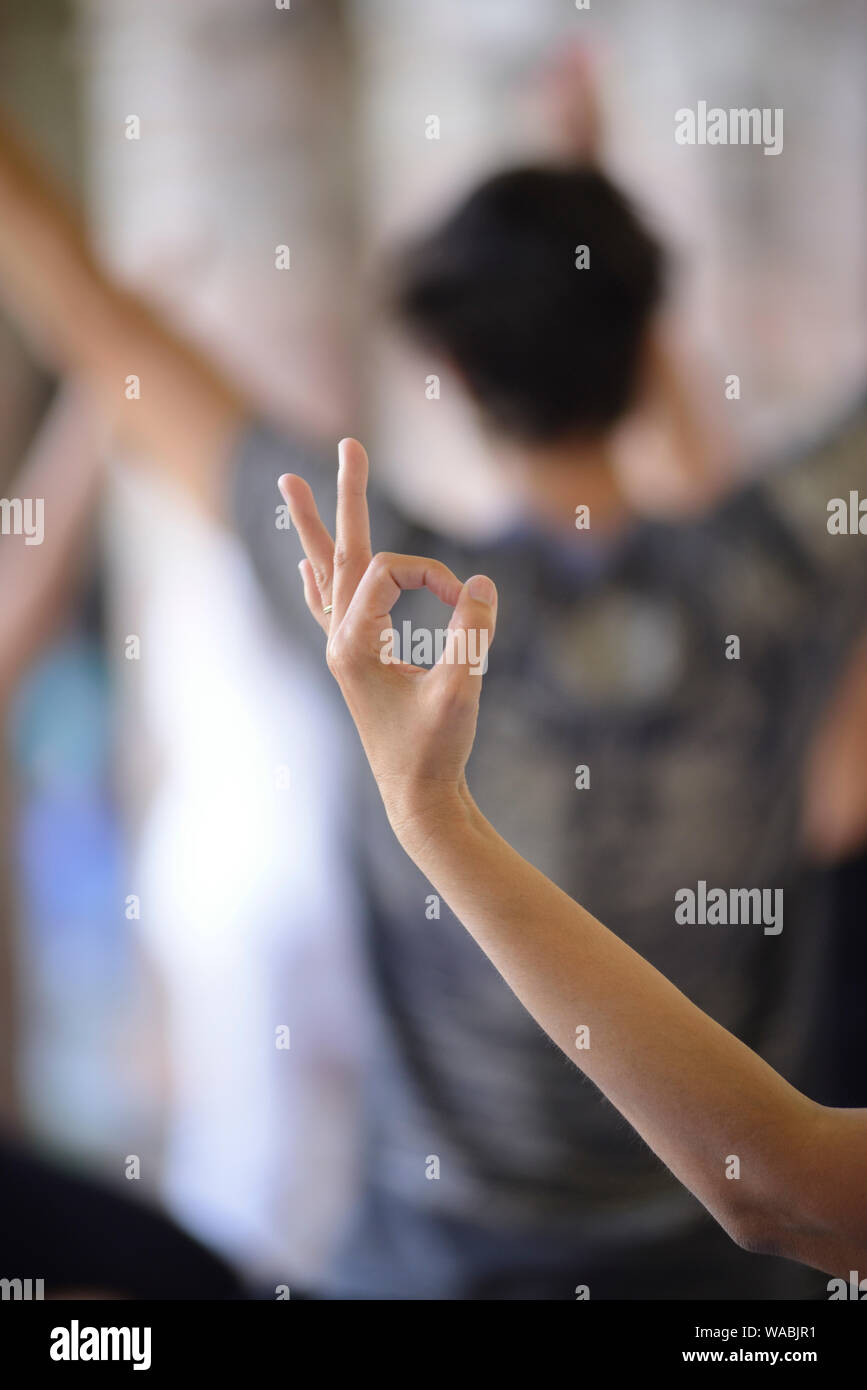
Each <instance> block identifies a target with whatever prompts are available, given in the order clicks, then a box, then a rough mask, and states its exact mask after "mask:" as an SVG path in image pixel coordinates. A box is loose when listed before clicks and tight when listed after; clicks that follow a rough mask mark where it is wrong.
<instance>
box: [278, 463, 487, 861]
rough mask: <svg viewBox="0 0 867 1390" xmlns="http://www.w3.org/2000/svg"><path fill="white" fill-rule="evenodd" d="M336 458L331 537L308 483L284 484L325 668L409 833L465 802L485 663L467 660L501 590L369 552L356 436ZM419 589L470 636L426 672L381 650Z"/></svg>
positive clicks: (437, 567)
mask: <svg viewBox="0 0 867 1390" xmlns="http://www.w3.org/2000/svg"><path fill="white" fill-rule="evenodd" d="M338 457H339V467H338V473H337V527H336V535H335V538H334V539H333V540H332V538H331V535H330V533H329V531H328V529H327V528H326V526H325V525H324V523H323V521H322V519H321V517H320V516H319V512H318V511H317V508H316V503H315V501H314V499H313V493H312V492H311V490H310V487H309V485H308V484H307V483H306V482H305V481H304V479H303V478H299V477H297V476H296V475H294V474H291V473H287V474H284V475H283V477H282V478H281V479H280V482H279V486H280V490H281V492H282V493H283V496H284V498H285V499H286V502H287V504H288V506H289V513H290V516H291V518H292V523H293V525H294V526H295V528H296V530H297V532H298V535H299V537H300V540H301V544H302V546H303V547H304V554H305V557H306V558H305V559H304V560H302V561H301V563H300V565H299V569H300V571H301V577H302V580H303V582H304V597H305V600H306V602H307V607H308V608H309V609H310V612H311V613H312V614H313V617H314V618H315V619H316V621H317V622H318V623H319V626H320V627H321V628H322V630H323V632H324V633H325V634H326V637H327V642H326V649H325V651H326V660H327V661H328V666H329V669H330V670H331V672H332V674H333V675H334V677H335V679H336V680H337V682H338V684H339V686H340V689H341V691H342V692H343V696H344V699H345V700H346V703H347V705H348V706H349V710H350V713H351V714H352V717H353V719H354V720H355V723H356V726H357V728H358V732H359V734H360V735H361V741H362V743H363V745H364V751H365V753H366V754H367V758H368V761H369V762H370V766H371V768H372V769H373V773H374V776H375V778H376V781H377V783H378V785H379V789H380V792H381V794H382V798H383V801H384V803H385V807H386V811H387V813H388V816H389V820H390V821H391V824H392V826H394V828H395V829H396V830H397V831H398V832H399V833H405V832H406V831H407V830H409V828H410V825H411V823H412V822H413V821H414V820H415V819H416V818H418V817H420V816H424V818H425V820H427V818H428V817H430V816H431V815H437V814H439V813H442V814H443V815H445V816H447V815H448V814H449V811H450V808H451V807H452V806H454V805H455V804H456V802H465V801H466V799H467V797H468V793H467V790H466V781H465V777H464V769H465V766H466V762H467V758H468V757H469V753H470V749H471V747H472V743H473V737H474V734H475V727H476V716H477V713H478V706H479V693H480V688H481V684H482V682H481V677H480V673H479V669H478V664H477V663H476V664H473V663H471V662H470V661H468V660H467V659H466V657H467V653H468V652H478V651H479V650H480V649H481V650H483V651H486V650H487V647H488V645H489V644H490V641H491V639H492V637H493V633H494V623H495V619H496V590H495V588H494V585H493V584H492V582H491V580H490V579H488V578H487V577H486V576H484V575H475V576H473V577H472V578H471V579H469V580H467V582H466V583H464V584H462V583H461V581H460V580H459V579H458V578H457V577H456V575H454V574H452V571H451V570H450V569H448V567H447V566H446V565H443V564H440V563H439V561H437V560H431V559H426V558H424V557H422V556H418V555H393V554H389V553H384V552H380V553H379V554H376V555H374V554H373V553H372V551H371V544H370V523H369V518H368V510H367V455H366V453H365V451H364V449H363V448H362V446H361V445H360V444H359V443H358V441H357V440H355V439H344V440H342V441H341V443H340V445H339V448H338ZM421 588H427V589H429V590H430V591H431V592H432V593H433V594H435V595H436V596H437V598H439V599H441V600H442V601H443V603H446V604H449V605H450V606H451V607H452V608H453V609H454V612H453V614H452V617H451V621H450V623H449V633H450V634H452V635H453V636H454V637H455V638H457V637H458V636H461V637H462V638H463V640H462V641H458V640H455V641H454V642H448V643H447V645H446V649H445V650H444V651H443V653H442V656H441V657H440V659H439V661H437V663H436V664H435V665H434V666H433V667H432V668H431V669H430V670H428V669H426V668H424V667H421V666H413V665H410V664H408V663H406V662H400V661H394V660H393V659H384V657H383V633H384V630H385V629H388V627H389V624H390V617H389V615H390V613H391V610H392V608H393V607H394V605H395V603H396V602H397V600H398V598H399V597H400V595H401V593H402V592H403V590H404V589H421ZM461 630H463V631H462V632H461ZM470 638H472V640H470ZM480 639H481V640H480ZM461 656H462V657H463V659H460V658H461Z"/></svg>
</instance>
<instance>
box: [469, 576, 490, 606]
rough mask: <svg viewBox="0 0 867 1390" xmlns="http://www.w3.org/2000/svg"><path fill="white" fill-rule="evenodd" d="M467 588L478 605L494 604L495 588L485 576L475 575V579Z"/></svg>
mask: <svg viewBox="0 0 867 1390" xmlns="http://www.w3.org/2000/svg"><path fill="white" fill-rule="evenodd" d="M467 587H468V589H469V594H470V598H474V599H476V600H477V602H478V603H493V601H494V586H493V584H492V583H491V581H490V579H487V578H486V577H485V575H483V574H477V575H475V577H474V578H473V579H471V580H470V582H469V585H468V586H467Z"/></svg>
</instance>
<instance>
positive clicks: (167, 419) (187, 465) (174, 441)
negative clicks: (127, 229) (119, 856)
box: [0, 123, 245, 509]
mask: <svg viewBox="0 0 867 1390" xmlns="http://www.w3.org/2000/svg"><path fill="white" fill-rule="evenodd" d="M0 301H2V303H3V305H4V307H5V308H6V309H7V310H8V311H9V312H10V313H11V315H12V316H13V317H14V318H15V319H16V320H17V322H18V323H19V324H20V326H21V328H22V330H23V331H24V333H25V334H26V335H27V336H28V337H29V338H30V340H31V342H32V343H33V345H34V347H35V348H36V350H37V352H38V353H39V354H40V355H41V356H42V357H43V358H44V359H45V360H46V361H47V362H48V363H49V364H50V365H51V366H53V367H54V368H55V369H57V370H59V371H73V372H75V373H76V374H77V375H78V377H79V378H80V379H81V380H83V381H85V382H86V383H87V384H88V386H89V387H90V388H91V390H92V392H93V395H94V400H95V401H96V403H97V406H98V408H99V409H100V411H101V414H102V415H103V417H104V418H105V419H106V420H107V422H108V423H110V425H111V426H112V427H113V428H114V429H115V430H116V431H117V432H118V434H119V435H120V437H121V438H122V439H123V440H125V441H126V442H127V443H128V444H130V445H131V446H132V447H134V448H137V449H139V450H141V451H142V452H143V453H144V454H145V455H147V457H148V461H149V463H150V465H151V466H152V467H154V468H156V469H159V470H162V471H164V472H166V473H167V474H169V475H170V476H171V477H172V478H173V479H174V480H176V481H177V482H179V483H180V484H181V485H182V486H184V487H185V488H186V489H187V491H188V492H190V493H192V494H193V495H194V496H195V497H196V499H197V500H198V501H200V502H201V503H202V504H203V505H205V506H206V507H208V508H209V509H216V507H217V505H218V499H219V493H220V487H221V479H220V476H219V474H220V468H221V464H222V461H223V456H224V455H225V454H226V453H227V449H228V443H229V442H230V440H231V437H232V431H233V429H234V428H235V427H237V425H238V424H239V423H240V421H241V419H242V418H243V415H244V413H245V407H244V403H243V402H242V401H241V400H240V399H239V398H238V396H237V395H236V393H235V392H234V391H233V390H232V389H231V388H230V387H229V386H228V385H227V383H226V382H225V381H224V380H223V379H222V377H221V376H220V374H219V373H218V372H217V371H215V370H214V369H213V367H212V366H211V365H210V364H209V363H208V362H207V361H205V360H204V358H203V357H202V356H201V355H200V354H198V353H197V352H196V351H195V350H194V349H193V348H191V347H190V346H189V345H188V344H186V343H184V342H183V340H182V339H181V338H179V337H178V336H177V335H175V334H174V333H173V332H172V330H171V329H170V328H169V327H168V326H167V325H165V324H163V323H161V322H160V320H159V318H158V317H157V316H156V315H155V314H154V313H153V311H152V310H150V309H149V307H148V306H147V305H146V304H145V303H144V302H143V301H141V300H140V299H139V298H137V297H136V296H135V295H134V294H132V293H130V292H128V291H127V290H125V289H124V288H122V287H121V286H119V285H118V284H116V283H114V282H113V281H112V279H111V278H110V277H109V276H107V275H106V274H105V273H104V272H103V271H102V270H101V269H100V268H99V266H98V265H97V263H96V261H95V259H94V257H93V255H92V252H91V249H90V246H89V243H88V238H87V234H86V231H85V229H84V226H83V224H82V222H81V220H80V218H79V217H78V215H77V213H76V211H75V210H74V208H73V207H72V205H71V203H70V202H69V200H68V199H67V198H66V197H65V196H64V194H63V193H62V192H61V191H60V190H59V189H58V188H57V187H56V186H55V185H54V183H53V181H52V180H51V179H50V178H49V177H47V176H46V175H45V174H43V172H42V171H41V170H40V168H39V167H38V166H37V165H36V163H35V162H34V161H32V160H31V158H30V156H29V154H28V153H27V152H26V151H25V150H24V149H23V147H22V146H21V144H20V143H19V142H18V140H17V138H16V137H15V136H14V135H12V134H11V133H10V131H9V130H8V128H6V127H5V126H4V125H3V124H2V123H0ZM130 376H136V377H138V380H139V394H138V397H137V398H130V397H128V395H127V392H126V382H127V378H128V377H130Z"/></svg>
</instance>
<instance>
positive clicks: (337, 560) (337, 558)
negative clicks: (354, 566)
mask: <svg viewBox="0 0 867 1390" xmlns="http://www.w3.org/2000/svg"><path fill="white" fill-rule="evenodd" d="M348 564H349V552H348V550H347V549H346V546H345V545H343V544H341V543H340V542H338V544H337V545H336V546H335V547H334V568H335V570H342V569H345V568H346V566H347V565H348Z"/></svg>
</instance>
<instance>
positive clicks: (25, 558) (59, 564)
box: [0, 382, 106, 711]
mask: <svg viewBox="0 0 867 1390" xmlns="http://www.w3.org/2000/svg"><path fill="white" fill-rule="evenodd" d="M105 443H106V441H105V439H104V438H103V432H102V430H101V429H100V427H99V421H98V420H96V419H95V418H94V411H93V409H92V408H91V405H90V401H89V398H88V397H87V395H86V393H85V392H83V391H82V390H81V389H80V388H78V387H77V386H76V385H75V383H72V382H70V383H68V384H67V385H66V386H64V387H63V388H62V389H61V391H60V392H59V394H58V396H57V397H56V399H55V400H54V401H53V402H52V405H51V407H50V409H49V411H48V414H47V416H46V417H45V419H44V420H43V422H42V425H41V427H40V430H39V433H38V435H37V437H36V439H35V441H34V443H33V444H32V446H31V449H30V453H29V455H28V458H27V460H26V462H25V464H24V466H23V468H22V469H21V470H20V472H19V474H18V476H17V477H16V478H15V480H14V482H13V484H12V489H13V490H14V491H15V494H16V495H17V496H19V497H28V498H39V499H41V500H42V501H43V503H44V508H45V512H44V515H45V535H44V538H43V540H42V543H41V544H40V545H38V546H34V547H30V546H28V545H27V544H26V542H25V539H24V537H22V536H15V535H10V536H4V537H3V539H2V541H0V593H2V594H3V595H4V599H5V598H6V596H7V595H11V596H13V599H14V601H12V602H4V603H3V604H0V711H2V710H3V709H5V707H6V705H7V702H8V700H9V698H10V696H11V695H12V694H13V692H14V690H15V688H16V686H17V684H18V682H19V680H20V679H21V677H22V676H23V675H24V673H25V671H26V670H27V668H28V667H29V666H30V664H31V663H32V661H33V660H34V659H35V658H36V657H37V656H38V654H39V652H40V651H41V650H42V648H43V646H44V645H45V642H46V641H47V639H48V638H49V637H50V636H51V634H52V632H53V631H54V629H55V627H56V625H57V623H58V621H59V620H60V619H61V618H62V617H63V615H64V614H65V613H66V611H67V609H68V606H69V602H70V598H71V597H72V596H74V594H75V592H76V585H75V580H76V579H77V578H78V571H79V569H80V561H81V558H82V552H83V551H84V549H85V547H86V542H87V538H88V536H89V535H90V532H91V529H92V525H93V509H94V504H95V501H96V498H97V494H98V491H99V488H100V484H101V481H102V472H103V465H104V449H105Z"/></svg>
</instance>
